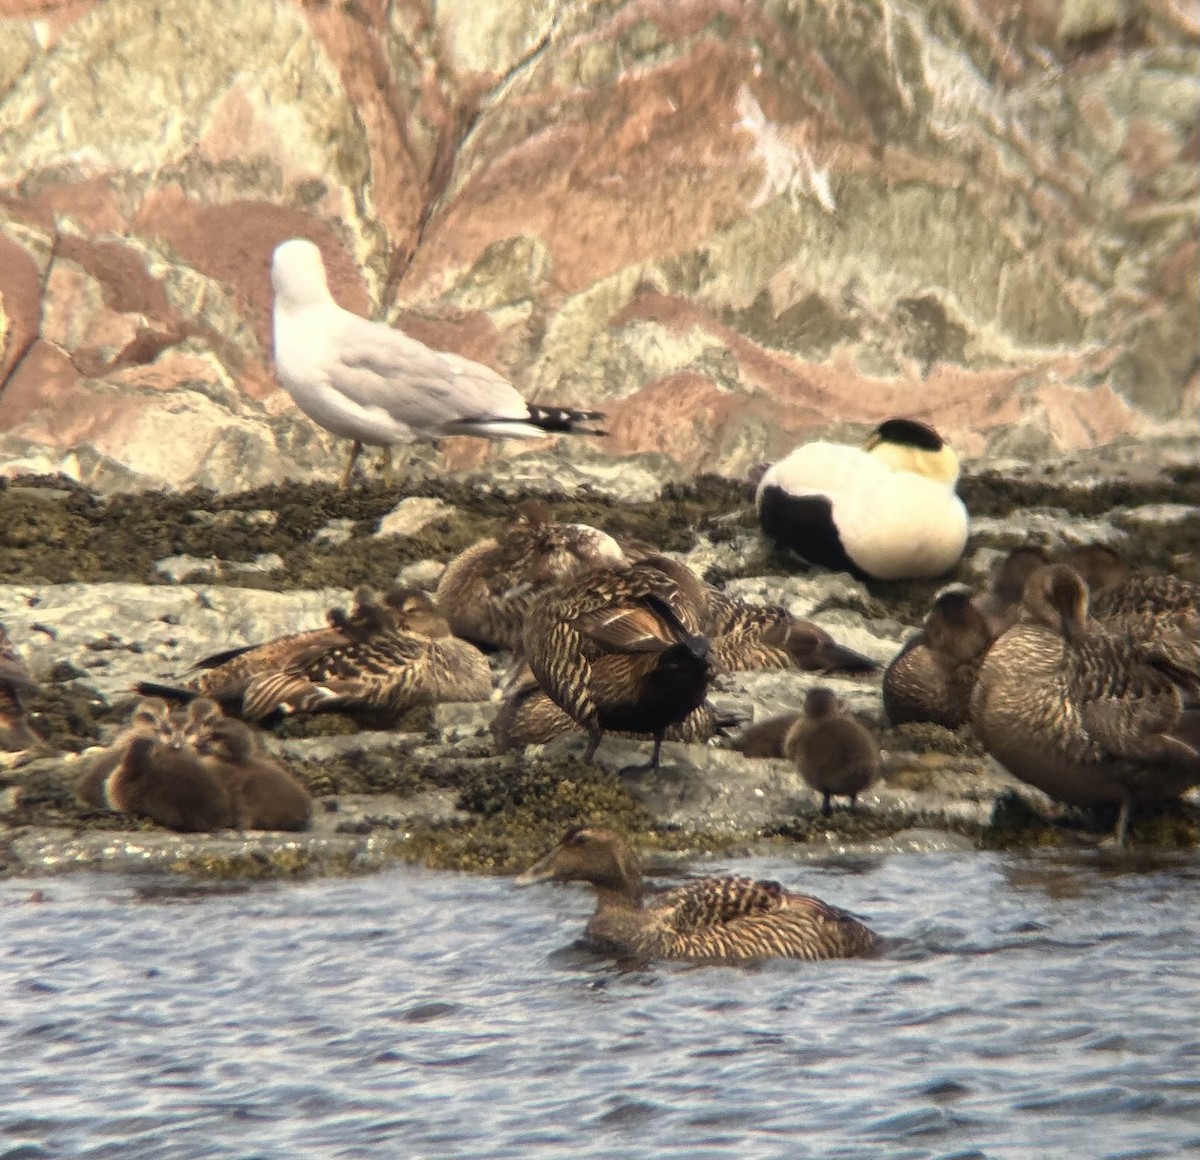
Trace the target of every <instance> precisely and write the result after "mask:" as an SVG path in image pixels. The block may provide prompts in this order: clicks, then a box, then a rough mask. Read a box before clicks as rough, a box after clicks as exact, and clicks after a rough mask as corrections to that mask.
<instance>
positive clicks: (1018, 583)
mask: <svg viewBox="0 0 1200 1160" xmlns="http://www.w3.org/2000/svg"><path fill="white" fill-rule="evenodd" d="M1049 562H1050V560H1049V557H1048V556H1047V555H1046V553H1045V552H1044V551H1043V550H1042V549H1041V548H1037V547H1024V548H1014V549H1013V550H1012V551H1011V552H1008V553H1007V554H1006V555H1004V556H1002V557H1001V558H1000V559H999V560H997V561H996V562H995V563H994V564H993V565H992V567H991V570H990V571H989V572H988V579H987V585H986V587H985V588H984V590H983V591H982V592H980V593H979V594H978V595H976V596H975V597H974V598H973V599H972V601H971V603H972V604H974V605H975V608H976V609H977V610H978V611H979V613H980V614H981V615H982V616H983V618H984V619H985V620H986V621H987V626H988V631H989V634H990V635H991V636H992V637H993V638H995V637H997V636H999V635H1000V634H1001V633H1002V632H1004V631H1005V630H1006V629H1008V628H1011V627H1012V626H1013V624H1014V623H1015V622H1016V619H1017V615H1018V614H1019V613H1020V611H1021V596H1022V594H1023V593H1024V591H1025V582H1026V581H1027V580H1028V579H1029V577H1030V576H1032V575H1033V574H1034V572H1036V571H1037V570H1038V569H1039V568H1041V567H1043V566H1045V565H1046V564H1048V563H1049Z"/></svg>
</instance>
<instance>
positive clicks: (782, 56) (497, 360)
mask: <svg viewBox="0 0 1200 1160" xmlns="http://www.w3.org/2000/svg"><path fill="white" fill-rule="evenodd" d="M4 15H5V17H6V19H5V21H4V22H3V24H2V25H0V463H3V464H4V470H6V471H8V472H10V473H11V472H16V471H20V470H23V469H33V470H61V471H63V472H65V473H66V474H68V475H70V476H73V477H75V478H78V479H82V480H84V481H86V482H88V483H89V484H91V485H93V486H96V487H98V488H102V489H105V490H111V489H115V488H126V487H130V486H145V485H154V486H163V485H166V486H172V487H178V486H184V485H190V484H201V485H205V486H209V487H213V488H215V489H218V490H222V491H234V490H238V489H241V488H245V487H250V486H256V485H259V484H263V483H266V482H270V481H275V480H278V479H281V478H287V477H291V478H297V479H307V478H313V477H317V478H328V477H330V476H332V475H333V473H334V472H335V471H336V470H337V463H338V458H339V455H340V451H339V450H338V449H336V448H335V447H334V445H333V441H332V440H331V439H330V438H329V437H328V436H327V435H326V434H325V433H324V432H321V431H318V430H317V429H316V428H315V427H314V426H313V425H312V424H311V423H310V422H309V421H308V420H307V419H306V418H304V416H302V415H301V414H300V413H299V412H298V411H296V409H295V408H294V407H293V406H292V404H291V402H290V400H289V399H288V398H287V396H286V395H284V394H283V393H282V392H281V391H280V390H279V389H278V388H277V386H276V384H275V381H274V378H273V374H272V369H271V357H272V356H271V340H270V326H269V312H270V293H269V285H268V279H267V262H268V259H269V255H270V253H271V251H272V249H273V248H274V246H275V245H276V244H277V243H278V242H279V241H281V240H282V239H284V238H286V237H290V236H296V235H303V236H307V237H311V238H312V239H313V240H315V241H316V242H317V243H318V244H319V245H321V247H322V249H323V251H324V253H325V258H326V264H327V266H328V268H329V269H330V272H331V285H332V288H333V291H334V294H335V296H336V297H337V298H338V299H339V300H340V301H341V302H342V303H343V305H345V306H347V307H348V308H351V309H354V310H357V311H359V312H362V313H364V314H371V315H373V316H379V317H386V318H388V319H389V320H391V321H392V322H394V323H395V324H397V325H401V326H403V327H404V328H405V329H407V330H409V331H410V332H411V333H412V334H413V335H414V336H416V337H418V338H420V339H421V340H423V341H425V342H428V343H429V344H431V345H434V346H437V347H440V348H443V349H451V350H455V351H457V352H460V353H462V354H464V355H467V356H469V357H471V358H474V359H478V360H480V361H482V362H485V363H487V364H489V365H491V366H493V367H495V368H496V369H498V370H500V371H501V372H503V373H504V374H506V375H508V376H509V377H510V378H512V380H513V381H514V382H516V383H517V384H518V385H519V386H520V387H521V388H522V389H523V390H524V391H525V392H526V393H527V394H528V395H530V396H531V397H536V398H537V399H539V400H543V401H548V402H557V403H594V404H596V405H599V406H603V407H605V408H606V409H607V410H608V411H609V412H610V417H611V419H610V423H609V428H610V431H611V435H610V437H609V438H608V439H607V440H604V441H600V440H587V441H575V442H573V443H571V445H570V446H569V447H566V446H562V447H560V448H559V449H558V450H557V452H556V454H559V455H563V456H569V457H570V458H571V459H572V460H575V461H577V462H578V463H580V464H583V465H588V464H596V465H598V466H597V467H596V468H595V469H594V470H597V471H601V472H602V471H603V470H604V467H603V465H604V464H605V463H606V462H608V461H611V460H613V459H616V460H618V461H624V462H627V461H628V457H630V456H632V455H640V456H641V457H642V465H643V466H647V467H648V469H649V470H652V471H653V472H654V473H655V474H656V475H657V476H659V477H660V478H661V477H662V476H664V475H670V474H671V473H676V474H680V475H685V474H691V473H693V472H695V471H697V470H704V471H717V472H721V473H725V474H729V475H734V476H737V475H740V474H741V473H742V472H743V471H744V470H745V468H746V467H747V466H748V465H749V464H751V463H753V462H755V461H758V460H761V459H767V458H774V457H777V456H778V455H780V454H782V453H783V452H785V451H786V450H788V448H789V447H790V446H791V445H792V444H794V443H795V442H797V441H798V440H799V439H801V438H804V437H807V436H808V435H810V434H812V433H814V432H816V431H818V430H820V431H830V430H832V431H833V433H834V434H848V435H853V434H854V433H856V432H857V431H860V430H862V429H863V427H865V426H868V425H873V424H874V423H875V422H877V421H878V420H880V419H882V418H884V417H886V416H888V415H891V414H896V413H903V414H909V415H912V416H915V417H918V418H923V419H926V420H928V421H931V422H933V423H934V424H935V425H936V426H937V427H939V429H941V430H942V431H943V432H944V433H945V434H946V435H948V436H949V437H950V439H951V440H952V442H954V443H955V445H956V446H957V447H958V448H959V450H960V451H961V452H962V453H964V454H965V455H967V456H969V457H970V456H981V455H987V456H996V455H1004V456H1017V457H1021V458H1026V459H1033V458H1038V457H1041V456H1045V455H1047V454H1050V453H1053V452H1056V451H1061V450H1064V449H1068V450H1069V449H1078V448H1084V447H1089V446H1093V445H1096V444H1103V443H1107V442H1111V441H1112V440H1114V439H1116V438H1117V437H1119V436H1122V435H1134V436H1137V437H1139V438H1147V437H1153V436H1154V435H1156V434H1157V433H1159V432H1160V431H1164V430H1167V429H1169V428H1170V427H1171V426H1172V424H1173V423H1175V422H1176V421H1177V420H1178V418H1179V417H1180V416H1181V415H1189V414H1192V413H1194V409H1195V407H1196V405H1197V403H1198V402H1200V388H1198V383H1200V379H1198V375H1197V370H1196V361H1195V353H1196V352H1195V335H1196V333H1197V330H1198V329H1200V310H1198V307H1197V302H1198V299H1200V289H1198V284H1197V270H1198V263H1197V231H1196V215H1195V203H1196V195H1197V184H1198V180H1197V164H1196V163H1197V160H1198V150H1197V141H1198V140H1200V137H1198V130H1197V108H1198V105H1200V81H1198V80H1197V77H1198V76H1200V68H1198V65H1200V27H1198V26H1197V24H1196V21H1195V18H1194V13H1193V12H1192V11H1191V10H1190V9H1188V8H1186V7H1185V6H1180V5H1176V4H1172V3H1167V2H1165V0H1164V2H1159V0H1150V2H1148V3H1146V4H1141V5H1124V4H1107V3H1089V2H1086V0H1078V2H1073V3H1069V4H1063V5H1046V4H1044V3H1040V2H1036V0H1021V2H1019V3H1017V4H1016V5H999V4H995V3H991V2H988V3H983V4H977V5H954V4H944V5H943V4H935V5H932V6H931V5H929V4H926V3H917V2H915V0H897V2H889V3H886V4H883V5H878V4H875V3H873V2H872V0H846V2H845V3H841V4H837V5H829V4H825V3H819V2H818V0H800V2H799V3H786V2H784V0H763V2H762V3H756V4H743V3H734V2H731V0H695V2H692V3H687V4H679V3H676V2H674V0H623V2H622V0H613V2H600V3H596V2H593V0H560V2H557V3H556V2H554V0H537V2H535V3H526V2H520V3H518V2H517V0H497V2H495V3H490V4H488V5H485V6H482V7H481V6H479V5H476V4H472V3H468V2H466V0H453V2H449V3H439V4H436V5H435V4H433V3H432V2H431V0H417V2H415V3H412V4H407V5H400V6H397V5H385V4H383V3H381V2H380V0H363V2H362V3H357V4H355V5H303V6H302V5H291V4H279V3H276V2H274V0H244V2H243V3H240V4H238V5H236V6H233V7H231V6H229V5H217V4H215V3H212V2H211V0H82V2H80V3H72V4H68V5H46V4H45V3H42V2H40V0H11V2H10V3H7V4H6V5H5V6H4ZM530 453H531V454H533V455H535V456H538V455H544V454H545V452H544V450H542V451H539V449H537V448H536V447H535V448H532V449H531V450H530ZM444 454H445V456H446V458H447V460H448V462H449V464H450V465H451V466H458V467H466V466H471V465H478V464H479V463H480V462H481V460H482V457H484V456H485V455H490V456H493V457H495V456H500V455H502V456H504V457H505V458H506V459H511V458H513V456H514V452H513V449H512V447H511V446H509V447H506V448H502V449H495V448H490V449H489V448H485V447H483V446H481V445H479V444H478V443H477V442H476V441H465V440H464V441H451V443H450V444H449V445H447V447H446V448H445V451H444Z"/></svg>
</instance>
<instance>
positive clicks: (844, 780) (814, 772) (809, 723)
mask: <svg viewBox="0 0 1200 1160" xmlns="http://www.w3.org/2000/svg"><path fill="white" fill-rule="evenodd" d="M783 755H784V756H785V757H787V758H789V759H790V760H792V761H794V762H795V763H796V768H797V769H799V771H800V776H801V777H803V778H804V780H805V781H806V782H807V783H808V784H809V785H810V786H811V787H812V788H813V789H815V790H816V791H817V793H819V794H821V795H822V799H823V800H822V803H821V812H822V813H823V814H824V815H825V816H826V817H829V815H830V813H831V811H832V808H833V807H832V805H831V802H830V799H831V798H832V797H833V796H834V795H835V794H836V795H838V796H839V797H841V796H844V797H848V798H849V799H850V808H851V809H853V808H854V803H855V801H856V800H857V798H858V795H859V794H860V793H862V791H863V790H864V789H866V788H867V786H869V785H870V784H871V782H873V781H874V780H875V779H876V778H877V777H878V776H879V770H880V764H881V763H880V756H879V741H878V739H877V738H876V737H875V734H874V733H872V732H871V730H870V729H868V728H867V727H866V726H865V725H863V724H862V723H861V722H859V721H857V720H855V718H854V717H852V716H851V715H850V712H849V710H848V709H847V708H846V706H845V703H844V702H843V701H842V700H841V698H840V697H838V695H837V694H836V693H835V692H834V691H833V690H832V689H828V688H825V687H824V686H823V685H818V686H817V687H816V688H814V689H809V691H808V695H807V696H806V697H805V698H804V715H803V716H802V717H801V718H800V719H799V720H798V721H796V722H794V723H793V725H792V727H791V728H790V729H789V730H788V732H787V735H786V736H785V737H784V739H783Z"/></svg>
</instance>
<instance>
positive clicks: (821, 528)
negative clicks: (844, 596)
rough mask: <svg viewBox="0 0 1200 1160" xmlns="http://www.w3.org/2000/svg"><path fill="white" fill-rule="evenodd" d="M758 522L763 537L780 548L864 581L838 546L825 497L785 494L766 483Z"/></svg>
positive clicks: (859, 571) (852, 562) (831, 505)
mask: <svg viewBox="0 0 1200 1160" xmlns="http://www.w3.org/2000/svg"><path fill="white" fill-rule="evenodd" d="M758 520H759V524H760V525H761V526H762V530H763V534H764V535H765V536H767V537H768V539H771V540H774V541H775V543H776V544H778V545H779V546H780V547H781V548H790V549H791V550H792V551H793V552H797V553H798V554H799V555H801V556H803V557H804V558H805V559H806V560H809V561H811V562H812V563H814V564H820V565H821V566H822V567H823V568H829V569H831V570H832V571H835V572H849V573H850V574H851V575H853V576H856V577H858V579H860V580H865V579H866V578H867V574H866V573H865V572H864V571H863V570H862V569H861V568H860V567H859V566H858V565H857V564H855V563H854V561H853V560H851V559H850V557H849V556H848V555H847V554H846V549H845V548H844V547H843V546H842V538H841V536H839V535H838V530H837V527H836V526H835V525H834V522H833V502H832V500H830V499H829V497H828V496H824V495H789V494H788V493H787V492H786V491H784V489H783V488H782V487H778V486H776V485H775V484H768V485H767V486H766V487H765V488H763V490H762V493H761V495H760V496H759V501H758Z"/></svg>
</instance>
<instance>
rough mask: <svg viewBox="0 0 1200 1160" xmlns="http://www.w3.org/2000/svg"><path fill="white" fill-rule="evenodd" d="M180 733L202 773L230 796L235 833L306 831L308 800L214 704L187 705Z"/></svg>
mask: <svg viewBox="0 0 1200 1160" xmlns="http://www.w3.org/2000/svg"><path fill="white" fill-rule="evenodd" d="M183 728H184V735H185V736H186V737H187V740H188V743H189V744H190V745H191V746H192V748H193V749H195V751H196V752H197V754H199V756H200V759H201V762H202V763H203V765H204V767H205V768H206V769H207V770H208V771H209V773H211V774H212V775H213V777H214V778H215V779H216V780H217V781H218V782H220V783H221V784H222V785H223V786H224V787H225V790H226V792H227V793H228V794H229V799H230V805H231V809H232V814H233V825H234V826H235V827H236V828H237V829H239V830H306V829H308V825H309V821H310V819H311V817H312V796H311V795H310V794H309V792H308V790H307V789H306V788H305V787H304V786H303V785H301V784H300V782H299V781H298V780H297V779H296V778H295V777H294V776H293V775H292V774H291V773H289V772H288V771H287V770H286V769H284V767H283V766H282V765H280V764H279V763H278V762H276V761H274V760H272V759H271V758H270V757H268V756H267V754H266V753H265V752H263V749H262V745H261V743H260V741H259V738H258V735H257V734H256V733H255V732H254V730H253V729H251V728H250V726H249V725H247V724H246V723H245V722H243V721H237V720H235V719H234V718H232V717H226V716H225V715H224V714H223V713H222V712H221V707H220V706H219V705H218V704H217V703H216V702H215V701H210V700H208V699H207V698H205V697H200V698H197V699H196V700H195V701H193V702H192V703H191V704H190V705H188V707H187V712H186V716H185V720H184V726H183Z"/></svg>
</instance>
